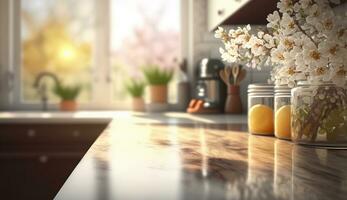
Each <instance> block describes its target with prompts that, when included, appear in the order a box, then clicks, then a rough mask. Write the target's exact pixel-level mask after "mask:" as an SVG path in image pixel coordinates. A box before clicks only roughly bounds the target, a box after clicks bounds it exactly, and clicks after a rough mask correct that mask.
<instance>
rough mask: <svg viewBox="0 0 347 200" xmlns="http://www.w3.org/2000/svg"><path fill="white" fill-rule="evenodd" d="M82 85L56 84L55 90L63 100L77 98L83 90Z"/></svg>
mask: <svg viewBox="0 0 347 200" xmlns="http://www.w3.org/2000/svg"><path fill="white" fill-rule="evenodd" d="M81 89H82V87H81V86H79V85H78V86H64V85H62V84H56V85H55V87H54V88H53V92H54V93H55V94H56V95H57V96H58V97H60V98H61V100H75V99H76V98H77V97H78V95H79V93H80V92H81Z"/></svg>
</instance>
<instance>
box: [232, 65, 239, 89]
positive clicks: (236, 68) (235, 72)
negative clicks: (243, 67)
mask: <svg viewBox="0 0 347 200" xmlns="http://www.w3.org/2000/svg"><path fill="white" fill-rule="evenodd" d="M231 72H232V74H233V78H234V85H236V83H237V77H238V76H239V73H240V65H234V66H232V68H231Z"/></svg>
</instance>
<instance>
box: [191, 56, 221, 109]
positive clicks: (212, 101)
mask: <svg viewBox="0 0 347 200" xmlns="http://www.w3.org/2000/svg"><path fill="white" fill-rule="evenodd" d="M222 69H224V64H223V62H222V61H221V60H219V59H211V58H204V59H202V60H201V61H200V62H199V63H198V66H197V68H196V77H197V78H196V84H195V87H194V91H193V92H194V93H195V94H194V96H195V99H193V100H192V101H191V102H190V105H189V108H188V109H187V111H188V112H190V113H221V112H223V110H224V104H225V99H226V86H225V84H224V83H223V82H222V80H221V78H220V77H219V71H220V70H222Z"/></svg>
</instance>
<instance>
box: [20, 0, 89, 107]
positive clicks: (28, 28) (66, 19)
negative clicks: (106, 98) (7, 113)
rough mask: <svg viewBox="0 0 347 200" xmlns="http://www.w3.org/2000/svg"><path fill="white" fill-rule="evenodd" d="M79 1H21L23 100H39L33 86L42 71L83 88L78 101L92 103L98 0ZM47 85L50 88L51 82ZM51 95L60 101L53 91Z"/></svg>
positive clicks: (54, 99) (49, 93)
mask: <svg viewBox="0 0 347 200" xmlns="http://www.w3.org/2000/svg"><path fill="white" fill-rule="evenodd" d="M79 2H80V1H76V0H30V1H21V10H20V15H21V16H20V19H21V91H22V93H21V99H22V101H24V102H38V101H39V100H40V99H39V96H38V93H37V90H36V89H35V88H34V87H33V83H34V80H35V77H37V75H38V74H39V73H40V72H42V71H47V72H52V73H54V74H55V75H57V76H58V78H59V79H60V80H61V81H62V83H63V84H65V85H80V86H81V87H82V88H83V89H82V92H81V94H80V95H79V101H81V102H88V101H90V100H91V89H92V88H91V79H92V77H91V73H90V72H91V68H92V67H94V66H93V64H92V60H93V53H94V51H93V49H94V46H93V45H94V39H95V31H94V26H95V14H94V15H93V13H96V12H95V11H94V8H95V5H94V4H95V0H84V1H83V3H79ZM76 4H78V6H76ZM71 8H73V9H71ZM48 84H50V85H49V87H50V88H51V87H52V82H49V83H48ZM48 95H49V99H51V100H53V101H55V102H56V101H57V97H56V96H55V95H53V94H52V92H51V91H48Z"/></svg>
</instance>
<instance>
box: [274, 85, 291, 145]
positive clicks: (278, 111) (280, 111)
mask: <svg viewBox="0 0 347 200" xmlns="http://www.w3.org/2000/svg"><path fill="white" fill-rule="evenodd" d="M290 91H291V88H289V87H288V86H275V136H276V137H277V138H280V139H286V140H290V139H291V123H290V122H291V120H290V113H291V106H290V105H291V103H290V99H291V93H290Z"/></svg>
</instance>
